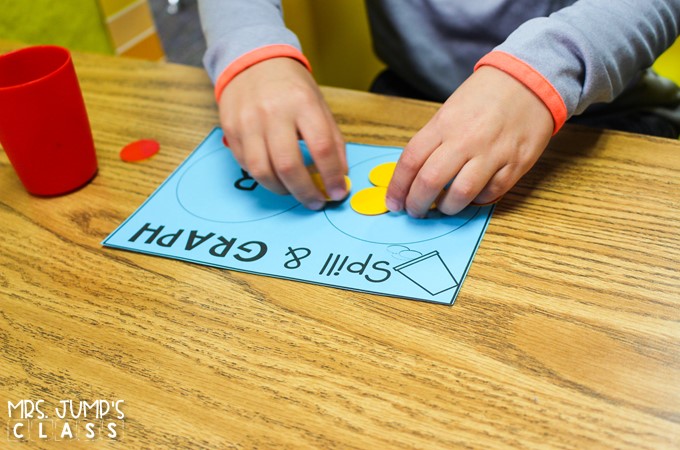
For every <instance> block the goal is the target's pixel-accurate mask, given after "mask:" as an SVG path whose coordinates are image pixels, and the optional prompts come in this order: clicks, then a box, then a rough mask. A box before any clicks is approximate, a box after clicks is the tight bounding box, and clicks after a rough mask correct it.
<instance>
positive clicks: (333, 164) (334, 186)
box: [298, 104, 348, 200]
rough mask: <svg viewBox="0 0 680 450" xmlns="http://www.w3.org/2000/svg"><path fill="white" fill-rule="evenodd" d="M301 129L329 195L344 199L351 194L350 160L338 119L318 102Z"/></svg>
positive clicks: (305, 115) (333, 198) (333, 197)
mask: <svg viewBox="0 0 680 450" xmlns="http://www.w3.org/2000/svg"><path fill="white" fill-rule="evenodd" d="M298 128H299V130H300V134H301V135H302V138H303V139H304V141H305V143H306V144H307V148H309V152H310V154H311V156H312V159H313V160H314V164H315V165H316V168H317V169H318V170H319V174H320V175H321V179H322V180H323V184H324V186H325V188H326V192H327V193H328V195H329V197H330V198H331V199H332V200H342V199H343V198H345V197H346V196H347V194H348V192H347V186H346V184H345V174H346V173H347V160H346V158H345V145H344V142H343V141H342V138H341V137H339V136H340V131H339V130H338V128H337V125H336V124H335V120H334V119H333V118H332V116H331V115H330V114H326V113H325V111H324V110H323V106H322V105H321V104H317V105H313V106H312V108H311V109H310V110H309V111H307V113H306V114H304V115H303V116H301V117H300V118H299V119H298ZM307 178H309V175H308V174H307Z"/></svg>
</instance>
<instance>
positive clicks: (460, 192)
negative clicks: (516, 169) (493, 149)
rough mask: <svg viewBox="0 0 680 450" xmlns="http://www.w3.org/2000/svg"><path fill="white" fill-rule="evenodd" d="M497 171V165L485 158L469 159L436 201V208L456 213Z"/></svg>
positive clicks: (473, 197) (449, 213)
mask: <svg viewBox="0 0 680 450" xmlns="http://www.w3.org/2000/svg"><path fill="white" fill-rule="evenodd" d="M497 171H498V166H497V165H496V164H494V163H492V162H491V161H489V160H488V159H487V158H474V159H471V160H470V161H468V162H467V163H466V164H465V165H464V166H463V167H462V168H461V169H460V171H459V172H458V173H457V175H456V176H455V179H454V180H453V182H452V183H451V186H449V188H448V189H447V190H446V192H445V194H444V195H443V196H442V197H441V198H440V199H439V201H438V202H437V208H438V209H439V210H440V211H441V212H442V213H444V214H446V215H450V216H452V215H454V214H458V213H459V212H460V211H462V210H463V209H464V208H465V207H466V206H468V205H469V204H470V202H472V200H474V199H475V198H476V197H477V196H478V195H479V193H480V192H481V191H482V189H484V188H485V186H487V184H488V183H489V180H491V179H492V178H493V176H494V175H495V174H496V173H497Z"/></svg>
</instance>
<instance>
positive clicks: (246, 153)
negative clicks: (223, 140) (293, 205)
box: [241, 134, 288, 194]
mask: <svg viewBox="0 0 680 450" xmlns="http://www.w3.org/2000/svg"><path fill="white" fill-rule="evenodd" d="M241 142H242V143H243V147H242V150H241V154H242V158H243V161H244V163H245V166H242V168H243V169H245V170H246V171H248V174H250V176H251V177H253V178H254V179H255V180H257V182H258V183H260V184H261V185H262V186H264V187H265V188H267V189H269V190H270V191H272V192H276V193H277V194H287V193H288V189H287V188H286V186H285V185H284V184H283V183H282V182H281V180H279V178H278V176H277V175H276V173H275V171H274V168H273V167H272V165H271V163H270V161H269V151H268V150H267V143H266V142H265V140H264V138H263V137H262V136H260V135H259V134H250V135H246V136H244V137H243V138H242V141H241Z"/></svg>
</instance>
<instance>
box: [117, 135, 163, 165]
mask: <svg viewBox="0 0 680 450" xmlns="http://www.w3.org/2000/svg"><path fill="white" fill-rule="evenodd" d="M160 149H161V146H160V144H159V143H158V142H157V141H154V140H153V139H140V140H139V141H135V142H131V143H129V144H128V145H126V146H125V147H123V149H122V150H121V151H120V159H122V160H123V161H125V162H137V161H143V160H145V159H147V158H151V157H152V156H153V155H155V154H156V153H158V151H159V150H160Z"/></svg>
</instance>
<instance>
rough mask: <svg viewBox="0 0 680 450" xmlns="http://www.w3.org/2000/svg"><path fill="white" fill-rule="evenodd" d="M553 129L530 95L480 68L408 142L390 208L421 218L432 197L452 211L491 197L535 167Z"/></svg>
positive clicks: (389, 194) (389, 196)
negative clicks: (446, 187)
mask: <svg viewBox="0 0 680 450" xmlns="http://www.w3.org/2000/svg"><path fill="white" fill-rule="evenodd" d="M553 127H554V124H553V119H552V116H551V114H550V112H549V110H548V108H547V107H546V106H545V105H544V104H543V102H542V101H541V100H540V99H539V98H538V97H536V95H534V93H533V92H531V91H530V90H529V89H528V88H527V87H525V86H524V85H523V84H521V83H520V82H519V81H517V80H516V79H514V78H513V77H511V76H510V75H508V74H506V73H504V72H503V71H501V70H498V69H496V68H493V67H488V66H484V67H481V68H480V69H479V70H477V71H476V72H475V73H474V74H473V75H472V76H470V78H468V79H467V80H466V81H465V83H463V84H462V85H461V86H460V87H459V88H458V89H457V90H456V91H455V92H454V93H453V95H451V97H449V99H448V100H447V101H446V103H444V105H443V106H442V107H441V108H440V109H439V111H437V113H436V114H435V115H434V117H433V118H432V119H431V120H430V121H429V122H428V123H427V124H426V125H425V126H424V127H423V128H422V130H420V131H419V132H418V133H417V134H416V135H415V136H414V137H413V138H412V139H411V141H410V142H409V143H408V145H407V146H406V148H405V149H404V152H403V154H402V155H401V158H400V159H399V163H398V164H397V167H396V169H395V172H394V176H393V177H392V181H391V183H390V186H389V188H388V191H387V206H388V207H389V208H390V210H391V211H400V210H402V209H406V211H407V212H408V214H409V215H411V216H413V217H424V216H425V214H426V213H427V211H428V209H429V208H430V205H432V202H434V201H435V200H436V201H437V207H438V208H439V210H440V211H441V212H443V213H444V214H449V215H452V214H456V213H458V212H459V211H461V210H462V209H463V208H465V207H466V206H467V205H468V204H469V203H470V202H472V201H474V202H475V203H488V202H492V201H494V200H496V199H498V198H499V197H500V196H502V195H503V194H505V193H506V192H507V191H508V190H510V188H511V187H512V186H514V184H515V183H516V182H517V181H518V180H519V179H520V178H521V177H522V175H524V174H525V173H526V172H527V171H528V170H529V169H530V168H531V167H532V166H533V165H534V163H535V162H536V160H538V158H539V156H540V155H541V153H543V150H545V147H546V146H547V145H548V141H549V140H550V137H551V135H552V133H553ZM454 177H455V179H454ZM452 179H454V181H453V183H451V186H450V187H449V188H448V189H447V190H446V193H445V194H443V195H442V196H441V197H440V194H441V192H442V190H443V189H444V187H445V186H446V184H447V183H448V182H449V181H451V180H452Z"/></svg>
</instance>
